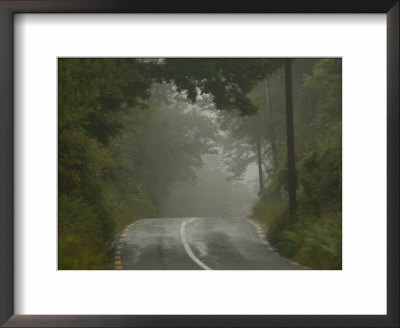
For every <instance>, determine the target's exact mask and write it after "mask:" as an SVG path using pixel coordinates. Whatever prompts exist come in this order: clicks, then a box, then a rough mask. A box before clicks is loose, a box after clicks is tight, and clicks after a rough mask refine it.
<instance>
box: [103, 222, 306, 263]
mask: <svg viewBox="0 0 400 328" xmlns="http://www.w3.org/2000/svg"><path fill="white" fill-rule="evenodd" d="M265 232H266V226H265V225H264V224H263V223H261V222H260V221H258V220H256V219H247V218H202V217H198V218H157V219H142V220H139V221H136V222H134V223H132V224H130V225H128V226H127V227H125V229H123V230H122V231H121V232H120V233H119V234H118V235H117V236H116V239H115V240H114V242H113V249H112V251H111V265H112V267H113V268H114V269H120V270H121V269H124V270H302V269H304V268H303V267H302V266H299V265H295V264H292V263H290V262H289V261H288V260H285V259H283V258H282V257H280V256H279V255H278V254H277V253H276V252H275V250H274V249H273V248H272V247H271V246H270V245H269V243H268V242H267V240H266V238H265Z"/></svg>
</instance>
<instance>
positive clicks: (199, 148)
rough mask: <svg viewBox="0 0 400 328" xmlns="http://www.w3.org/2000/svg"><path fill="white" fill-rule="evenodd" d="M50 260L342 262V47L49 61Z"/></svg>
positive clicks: (84, 263) (115, 263)
mask: <svg viewBox="0 0 400 328" xmlns="http://www.w3.org/2000/svg"><path fill="white" fill-rule="evenodd" d="M57 64H58V269H59V270H341V269H342V59H341V58H72V57H71V58H69V57H59V58H58V63H57Z"/></svg>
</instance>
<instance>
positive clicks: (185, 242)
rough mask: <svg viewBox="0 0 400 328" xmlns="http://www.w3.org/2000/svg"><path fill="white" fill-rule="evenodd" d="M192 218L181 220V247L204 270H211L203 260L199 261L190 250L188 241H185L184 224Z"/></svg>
mask: <svg viewBox="0 0 400 328" xmlns="http://www.w3.org/2000/svg"><path fill="white" fill-rule="evenodd" d="M194 219H195V218H191V219H190V220H188V221H183V222H182V224H181V240H182V244H183V247H185V251H186V253H188V255H189V256H190V258H191V259H192V260H193V261H194V262H196V263H197V264H198V265H199V266H200V267H202V268H203V269H204V270H212V269H211V268H210V267H208V266H207V265H205V264H204V263H203V262H201V261H200V260H199V259H198V258H197V257H196V255H194V254H193V252H192V250H191V248H190V246H189V244H188V242H187V240H186V234H185V226H186V223H189V222H191V221H193V220H194Z"/></svg>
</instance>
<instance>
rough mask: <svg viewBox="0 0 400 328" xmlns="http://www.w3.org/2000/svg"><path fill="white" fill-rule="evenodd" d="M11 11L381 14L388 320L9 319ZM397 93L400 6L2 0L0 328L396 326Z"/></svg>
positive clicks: (371, 1) (376, 1) (330, 0)
mask: <svg viewBox="0 0 400 328" xmlns="http://www.w3.org/2000/svg"><path fill="white" fill-rule="evenodd" d="M16 13H385V14H386V15H387V315H365V316H364V315H344V316H342V315H326V316H324V315H289V316H283V315H266V316H263V315H261V316H260V315H254V316H253V315H252V316H243V315H238V316H225V315H213V316H203V315H194V316H187V315H182V316H180V315H161V316H154V315H149V316H146V315H131V316H130V315H117V316H114V315H93V316H90V315H34V316H32V315H14V310H13V302H14V298H13V289H14V288H13V284H14V281H13V280H14V279H13V277H14V272H13V221H14V220H13V207H14V204H13V192H14V185H13V183H14V180H13V175H14V170H13V167H14V162H13V153H14V151H13V149H14V145H13V140H14V139H13V133H14V128H13V122H14V121H13V28H14V25H13V16H14V14H16ZM398 90H399V1H398V0H269V1H266V0H264V1H260V0H219V1H218V0H217V1H216V0H201V1H188V0H59V1H55V0H27V1H20V0H0V324H2V325H4V327H150V326H151V327H164V326H165V327H166V326H171V327H200V326H201V327H222V326H231V327H336V326H338V327H399V284H398V277H399V275H398V274H399V204H398V199H399V174H398V170H399V92H398ZM366 288H367V286H366Z"/></svg>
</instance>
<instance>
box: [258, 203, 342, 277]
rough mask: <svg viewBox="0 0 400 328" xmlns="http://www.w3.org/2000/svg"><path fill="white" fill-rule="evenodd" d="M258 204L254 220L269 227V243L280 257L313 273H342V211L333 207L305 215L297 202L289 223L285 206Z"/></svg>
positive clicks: (279, 204) (280, 204)
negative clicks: (295, 212)
mask: <svg viewBox="0 0 400 328" xmlns="http://www.w3.org/2000/svg"><path fill="white" fill-rule="evenodd" d="M260 203H261V202H260ZM260 203H259V204H257V206H256V207H255V211H254V216H255V217H257V218H259V219H261V220H263V221H264V222H265V223H266V224H267V225H268V231H267V237H268V240H269V242H270V243H271V244H272V245H273V246H274V247H275V248H276V249H277V250H278V252H279V253H280V254H281V255H282V256H284V257H285V258H288V259H292V260H294V261H296V262H297V263H300V264H302V265H304V266H308V267H310V268H312V269H317V270H341V269H342V213H341V211H339V210H338V209H336V210H335V207H333V208H330V209H328V210H326V211H323V212H321V213H320V214H319V215H315V214H313V215H311V214H310V215H307V214H305V213H304V210H303V211H302V208H301V206H302V204H301V202H300V203H299V208H300V209H299V211H298V213H297V217H296V220H295V221H294V222H291V221H290V220H289V211H288V203H287V202H280V203H272V202H269V203H263V204H260ZM301 212H303V214H300V213H301Z"/></svg>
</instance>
